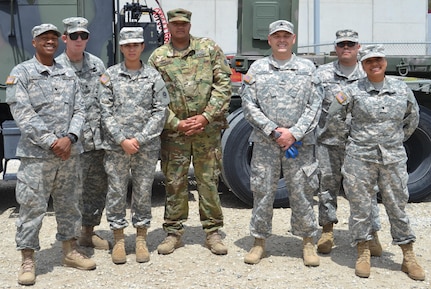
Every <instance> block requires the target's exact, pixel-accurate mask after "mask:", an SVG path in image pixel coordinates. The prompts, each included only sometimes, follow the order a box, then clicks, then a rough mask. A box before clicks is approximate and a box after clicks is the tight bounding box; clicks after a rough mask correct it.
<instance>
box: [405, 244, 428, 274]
mask: <svg viewBox="0 0 431 289" xmlns="http://www.w3.org/2000/svg"><path fill="white" fill-rule="evenodd" d="M400 247H401V250H403V255H404V258H403V264H402V265H401V271H403V272H404V273H407V275H408V276H409V277H410V278H412V279H413V280H419V281H423V280H425V272H424V269H422V267H421V266H420V265H419V264H418V262H417V261H416V256H415V253H414V252H413V243H408V244H404V245H400Z"/></svg>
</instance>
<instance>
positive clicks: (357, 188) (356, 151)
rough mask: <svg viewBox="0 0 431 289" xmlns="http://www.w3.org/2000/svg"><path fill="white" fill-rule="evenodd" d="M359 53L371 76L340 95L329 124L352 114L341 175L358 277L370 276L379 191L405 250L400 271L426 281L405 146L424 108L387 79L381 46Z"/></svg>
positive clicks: (395, 240) (402, 85) (394, 237)
mask: <svg viewBox="0 0 431 289" xmlns="http://www.w3.org/2000/svg"><path fill="white" fill-rule="evenodd" d="M359 53H360V56H361V58H360V61H361V63H362V67H363V69H364V71H365V73H366V74H367V77H366V78H363V79H360V80H358V81H357V82H356V83H354V84H352V85H349V86H347V87H346V88H344V89H343V90H342V91H341V92H339V93H338V94H337V95H336V96H335V98H336V101H333V102H332V104H331V106H330V108H329V115H330V116H331V120H330V121H332V120H335V121H340V120H341V121H342V120H345V119H346V117H347V115H348V114H349V113H350V115H351V124H350V130H349V133H348V141H347V145H346V156H345V160H344V164H343V167H342V174H343V177H344V180H343V185H344V189H345V193H346V196H347V199H348V200H349V203H350V218H349V231H350V234H351V238H352V241H351V244H352V246H357V251H358V258H357V261H356V265H355V274H356V275H357V276H359V277H364V278H368V277H369V276H370V250H369V243H370V240H371V239H372V238H373V236H372V229H373V227H372V224H371V222H372V221H371V219H372V218H371V215H372V205H373V199H374V198H375V197H376V187H377V188H378V191H379V192H380V193H381V195H382V202H383V205H384V206H385V209H386V212H387V214H388V218H389V222H390V224H391V235H392V243H393V244H395V245H399V246H400V247H401V249H402V251H403V255H404V259H403V263H402V266H401V270H402V271H403V272H405V273H407V274H408V276H409V277H410V278H412V279H414V280H424V279H425V272H424V270H423V269H422V267H421V266H420V265H419V264H418V262H417V260H416V257H415V254H414V252H413V242H414V241H415V240H416V237H415V235H414V233H413V231H412V229H411V226H410V222H409V218H408V216H407V214H406V212H405V208H406V205H407V201H408V199H409V192H408V188H407V181H408V173H407V154H406V151H405V148H404V146H403V142H404V141H406V140H407V139H408V138H409V137H410V135H411V134H412V133H413V132H414V131H415V129H416V127H417V125H418V123H419V106H418V104H417V102H416V99H415V96H414V94H413V92H412V91H411V90H410V88H408V86H407V85H406V84H405V83H404V82H402V81H400V80H398V79H395V78H393V77H388V76H385V72H386V67H387V61H386V58H385V54H384V48H383V46H382V45H369V46H367V47H363V48H362V49H361V50H360V52H359ZM337 118H338V120H336V119H337Z"/></svg>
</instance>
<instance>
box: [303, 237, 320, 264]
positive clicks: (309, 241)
mask: <svg viewBox="0 0 431 289" xmlns="http://www.w3.org/2000/svg"><path fill="white" fill-rule="evenodd" d="M302 245H303V249H302V254H303V258H304V265H305V266H319V265H320V259H319V256H317V253H316V248H315V247H314V241H313V237H304V239H303V241H302Z"/></svg>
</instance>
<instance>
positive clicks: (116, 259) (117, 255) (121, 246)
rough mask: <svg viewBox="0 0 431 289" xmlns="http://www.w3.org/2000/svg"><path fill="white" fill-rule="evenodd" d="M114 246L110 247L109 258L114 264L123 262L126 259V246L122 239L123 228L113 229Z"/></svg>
mask: <svg viewBox="0 0 431 289" xmlns="http://www.w3.org/2000/svg"><path fill="white" fill-rule="evenodd" d="M114 242H115V243H114V247H113V248H112V253H111V258H112V262H113V263H114V264H124V263H126V261H127V258H126V247H125V241H124V230H123V229H117V230H114Z"/></svg>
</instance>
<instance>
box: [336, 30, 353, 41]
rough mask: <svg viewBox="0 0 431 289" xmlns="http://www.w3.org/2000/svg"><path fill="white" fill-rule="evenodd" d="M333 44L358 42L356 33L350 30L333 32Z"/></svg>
mask: <svg viewBox="0 0 431 289" xmlns="http://www.w3.org/2000/svg"><path fill="white" fill-rule="evenodd" d="M335 36H336V37H337V38H336V39H335V44H337V43H339V42H343V41H351V42H359V38H358V32H356V31H354V30H351V29H343V30H338V31H337V32H335Z"/></svg>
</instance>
